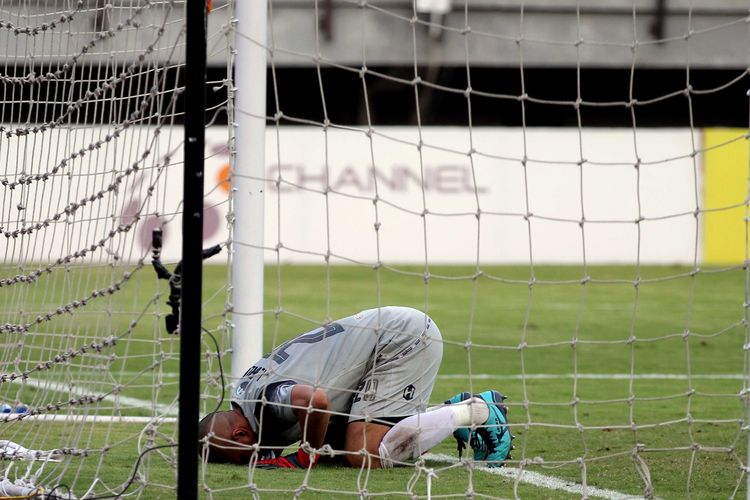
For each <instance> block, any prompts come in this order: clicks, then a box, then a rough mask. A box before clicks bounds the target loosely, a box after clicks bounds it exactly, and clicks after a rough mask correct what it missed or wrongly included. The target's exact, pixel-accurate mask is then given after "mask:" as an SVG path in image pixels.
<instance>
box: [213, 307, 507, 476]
mask: <svg viewBox="0 0 750 500" xmlns="http://www.w3.org/2000/svg"><path fill="white" fill-rule="evenodd" d="M442 354H443V343H442V338H441V336H440V330H438V328H437V326H436V325H435V323H433V321H432V320H431V319H430V318H429V317H428V316H427V315H426V314H425V313H423V312H420V311H417V310H415V309H411V308H407V307H380V308H377V309H370V310H366V311H362V312H360V313H358V314H355V315H354V316H350V317H348V318H343V319H340V320H337V321H334V322H331V323H330V324H328V325H326V326H325V327H322V328H319V329H317V330H314V331H312V332H308V333H305V334H302V335H300V336H298V337H296V338H294V339H292V340H290V341H288V342H286V343H285V344H282V345H280V346H278V347H277V348H276V349H274V350H273V351H272V352H270V353H269V354H267V355H265V356H264V357H263V358H262V359H260V360H259V361H258V362H257V363H255V365H253V366H252V367H251V368H250V369H249V370H248V371H247V372H246V373H245V375H244V376H243V378H242V379H241V380H240V381H239V383H238V384H237V387H236V389H235V390H234V393H233V395H232V409H231V410H229V411H221V412H215V413H211V414H209V415H208V416H206V417H205V418H204V419H203V420H201V422H200V427H199V436H200V439H201V442H202V443H203V453H204V454H207V457H208V460H209V461H210V462H229V463H237V464H247V463H249V462H250V461H251V460H254V461H257V465H258V466H259V467H287V468H303V467H304V468H306V467H310V466H311V465H313V464H315V463H316V462H317V459H318V457H319V456H320V451H321V448H322V447H323V446H324V445H325V444H328V445H330V447H331V449H333V450H336V453H337V454H340V455H342V456H343V460H344V463H345V464H347V465H349V466H352V467H362V466H363V465H364V466H369V467H392V466H393V465H394V464H400V463H404V462H405V461H408V460H412V459H415V458H417V457H419V456H420V455H422V454H423V453H426V452H427V451H428V450H430V449H431V448H432V447H433V446H435V445H437V444H438V443H440V442H441V441H443V440H444V439H446V438H448V437H449V436H450V435H451V434H453V436H454V437H455V438H456V439H457V441H458V449H459V454H460V453H461V451H462V450H463V448H464V447H465V446H466V443H467V442H468V443H469V444H470V445H471V447H472V449H473V450H474V458H475V460H483V461H486V462H487V464H488V465H490V466H500V465H502V463H503V462H504V461H505V460H506V459H508V458H509V454H510V449H511V439H512V436H511V433H510V429H509V428H508V427H507V420H506V408H505V405H503V404H502V402H503V400H504V399H505V397H504V396H502V395H501V394H500V393H498V392H496V391H486V392H483V393H481V394H477V395H476V396H472V395H471V394H469V393H461V394H459V395H457V396H455V397H453V398H451V399H450V400H448V401H446V405H444V406H439V407H434V408H427V403H428V401H429V397H430V393H431V392H432V388H433V385H434V383H435V376H436V375H437V372H438V368H439V366H440V360H441V358H442ZM472 426H473V427H474V430H472V429H471V427H472ZM296 441H301V446H300V448H299V450H298V451H297V452H296V453H293V454H290V455H287V456H280V454H281V451H282V450H283V449H284V447H286V446H287V445H289V444H292V443H294V442H296Z"/></svg>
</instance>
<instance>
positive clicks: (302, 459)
mask: <svg viewBox="0 0 750 500" xmlns="http://www.w3.org/2000/svg"><path fill="white" fill-rule="evenodd" d="M317 462H318V455H312V456H311V455H308V454H307V452H305V451H304V450H303V449H302V448H300V449H299V450H297V453H290V454H289V455H286V456H283V457H275V458H268V459H265V460H258V461H257V462H256V464H255V466H256V467H258V468H259V469H307V468H308V467H310V466H311V465H315V464H316V463H317Z"/></svg>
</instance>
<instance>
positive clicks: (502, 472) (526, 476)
mask: <svg viewBox="0 0 750 500" xmlns="http://www.w3.org/2000/svg"><path fill="white" fill-rule="evenodd" d="M424 458H425V459H427V460H432V461H435V462H443V463H457V462H458V459H457V458H455V457H451V456H449V455H445V454H442V453H441V454H433V453H428V454H427V455H424ZM473 468H474V470H481V471H482V472H486V473H488V474H495V475H497V476H502V477H504V478H506V479H511V480H513V481H515V480H516V479H518V480H519V481H520V482H522V483H526V484H530V485H532V486H538V487H540V488H546V489H549V490H560V491H565V492H567V493H573V494H576V495H580V496H581V497H584V496H586V497H598V498H606V499H607V500H624V499H631V498H632V499H642V498H643V497H641V496H638V495H628V494H626V493H622V492H619V491H615V490H610V489H606V488H597V487H595V486H587V487H586V488H585V489H584V487H583V485H582V484H577V483H571V482H570V481H566V480H564V479H560V478H557V477H554V476H547V475H545V474H541V473H539V472H534V471H529V470H523V469H518V468H516V467H498V468H490V467H486V466H481V465H474V466H473ZM519 476H520V477H519ZM584 494H585V495H584Z"/></svg>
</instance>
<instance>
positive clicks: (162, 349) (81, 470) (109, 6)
mask: <svg viewBox="0 0 750 500" xmlns="http://www.w3.org/2000/svg"><path fill="white" fill-rule="evenodd" d="M217 8H218V10H219V16H221V15H222V14H221V11H222V10H226V6H225V5H220V6H217ZM0 19H1V21H0V38H1V39H2V42H0V47H1V48H0V58H1V59H2V68H3V69H2V75H1V76H0V80H1V82H2V101H1V104H0V106H1V108H0V114H1V115H2V126H1V127H0V129H1V130H2V136H1V137H0V155H1V156H2V163H3V165H4V166H3V172H2V181H1V182H2V223H1V225H2V234H3V245H2V248H3V250H2V252H3V265H2V268H3V271H2V274H3V276H2V288H3V293H2V297H3V298H2V302H3V306H2V320H1V321H2V327H0V329H1V330H2V350H1V351H2V354H1V355H0V372H1V373H2V375H1V376H0V377H1V381H2V382H1V383H0V403H2V404H3V410H4V412H5V413H4V414H3V415H2V416H1V417H0V420H2V423H1V424H0V425H2V427H3V431H2V438H3V451H2V454H3V456H4V457H6V459H14V460H8V461H4V462H3V466H4V467H3V470H4V473H3V474H2V475H3V477H4V479H5V482H3V485H2V487H3V488H4V489H2V492H3V494H4V495H28V494H32V493H33V492H42V491H45V492H46V493H47V494H49V495H50V496H51V497H60V498H63V497H64V498H68V497H70V498H74V497H76V498H79V497H81V496H87V497H88V498H93V497H95V496H97V497H100V496H117V495H120V494H130V493H132V492H136V493H137V492H139V491H141V490H142V488H143V487H144V486H145V485H149V486H152V487H155V488H157V490H156V491H158V488H159V487H165V488H167V489H168V490H171V489H172V488H173V487H174V484H175V471H174V467H173V466H174V463H175V457H176V451H175V450H176V448H174V446H175V445H176V430H175V427H174V420H175V417H176V415H177V386H176V384H177V380H178V379H177V377H176V372H177V360H178V343H177V340H178V337H176V336H174V335H168V334H167V333H166V331H165V328H164V316H165V313H166V312H168V309H167V308H166V307H165V306H164V302H165V301H166V300H167V296H168V294H169V286H168V285H167V284H166V283H165V282H164V281H162V282H159V280H158V279H157V278H156V275H155V273H154V272H153V270H152V269H151V258H152V252H151V240H152V230H153V229H155V228H161V229H162V232H163V234H164V248H163V251H162V255H161V258H162V259H163V263H164V265H165V266H167V267H168V268H170V269H172V268H173V266H174V264H175V263H176V261H177V260H179V255H180V252H179V248H180V237H179V232H180V217H181V216H180V199H181V191H182V141H183V139H182V136H183V133H182V129H181V125H180V123H181V120H182V118H181V116H182V114H183V109H184V103H183V102H182V101H181V95H182V93H183V88H182V87H181V85H182V83H181V76H180V75H181V72H182V71H183V65H184V61H185V55H184V43H185V23H184V2H179V1H150V0H143V1H124V2H105V1H90V2H89V1H57V0H38V1H37V0H34V1H16V0H10V1H8V0H5V1H3V2H2V3H0ZM217 40H218V41H217ZM226 40H227V39H226V32H225V31H222V29H220V28H218V27H217V28H215V29H214V30H213V31H212V33H211V40H210V43H211V48H212V50H214V51H217V50H219V49H217V44H218V46H221V47H223V48H222V49H221V50H220V53H222V54H223V53H225V52H226V47H227V42H226ZM221 83H222V82H209V84H210V85H216V86H217V87H221ZM221 109H225V104H224V105H223V107H222V108H221ZM217 113H218V111H216V110H214V112H213V114H210V113H209V114H208V117H209V119H210V118H211V117H213V116H215V114H217ZM224 142H225V143H226V134H225V139H224ZM219 286H220V288H221V289H223V288H225V287H224V285H219ZM210 300H211V299H209V301H210ZM214 300H216V299H215V298H214ZM218 300H219V304H221V305H220V309H221V310H223V303H224V298H223V296H220V299H218ZM209 323H210V320H209ZM213 324H214V326H215V325H217V324H221V320H219V321H216V319H215V318H214V321H213ZM207 326H209V324H207ZM18 446H21V447H22V448H18ZM154 447H156V451H154V452H153V453H150V454H149V455H146V456H144V457H143V458H139V455H140V454H141V453H143V452H145V451H146V450H147V449H150V448H154ZM32 458H36V459H38V460H36V461H32V462H30V463H26V462H23V461H19V459H27V460H28V459H32ZM49 458H52V460H51V461H49V460H39V459H49ZM137 463H139V464H140V467H139V468H138V469H137V470H136V469H135V468H136V464H137ZM157 463H158V464H159V465H158V467H157V470H158V472H157V473H156V474H152V473H151V472H150V471H151V467H146V466H145V465H146V464H151V466H154V465H155V464H157ZM11 483H15V487H16V488H15V489H13V485H12V484H11ZM19 488H20V489H19ZM24 488H25V489H24ZM37 488H42V489H41V490H37ZM151 491H154V490H151Z"/></svg>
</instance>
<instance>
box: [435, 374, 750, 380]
mask: <svg viewBox="0 0 750 500" xmlns="http://www.w3.org/2000/svg"><path fill="white" fill-rule="evenodd" d="M469 376H471V378H472V379H476V380H524V379H526V380H555V379H560V380H567V379H570V380H572V379H576V378H577V379H587V380H630V379H631V378H632V379H633V380H688V378H691V379H695V380H697V379H700V380H744V379H745V375H742V374H741V373H706V374H694V375H690V377H688V376H687V375H686V374H684V373H635V374H633V375H631V374H630V373H578V374H573V373H527V374H526V375H522V374H500V373H497V374H495V373H472V374H471V375H470V374H468V373H455V374H443V375H438V376H437V378H438V379H440V380H460V379H465V378H468V377H469Z"/></svg>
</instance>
